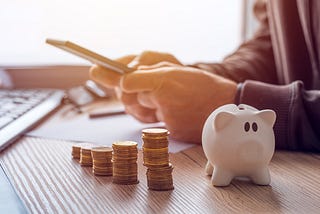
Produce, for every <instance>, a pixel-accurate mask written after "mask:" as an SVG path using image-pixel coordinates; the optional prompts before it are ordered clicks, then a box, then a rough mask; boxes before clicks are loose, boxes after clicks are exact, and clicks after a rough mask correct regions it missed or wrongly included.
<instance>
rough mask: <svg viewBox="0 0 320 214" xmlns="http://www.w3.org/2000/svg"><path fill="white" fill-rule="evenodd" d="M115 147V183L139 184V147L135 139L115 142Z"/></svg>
mask: <svg viewBox="0 0 320 214" xmlns="http://www.w3.org/2000/svg"><path fill="white" fill-rule="evenodd" d="M112 148H113V158H112V163H113V180H112V181H113V183H116V184H137V183H138V182H139V181H138V165H137V158H138V149H137V143H136V142H133V141H122V142H115V143H113V145H112Z"/></svg>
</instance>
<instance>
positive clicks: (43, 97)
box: [0, 89, 64, 151]
mask: <svg viewBox="0 0 320 214" xmlns="http://www.w3.org/2000/svg"><path fill="white" fill-rule="evenodd" d="M63 97H64V92H63V91H62V90H54V89H53V90H52V89H14V90H8V89H0V151H2V150H3V149H4V148H5V147H6V146H8V145H9V144H10V143H12V142H14V140H15V139H16V138H17V137H19V136H20V135H22V134H23V133H25V132H26V131H27V130H28V129H30V128H31V127H32V126H33V125H34V124H36V123H37V122H38V121H40V120H41V119H42V118H43V117H45V116H46V115H48V114H49V113H50V112H51V111H52V110H54V109H55V108H56V107H58V106H59V105H60V104H61V101H62V99H63Z"/></svg>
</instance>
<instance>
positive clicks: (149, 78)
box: [120, 69, 162, 93]
mask: <svg viewBox="0 0 320 214" xmlns="http://www.w3.org/2000/svg"><path fill="white" fill-rule="evenodd" d="M161 74H162V72H158V70H157V69H154V70H145V71H144V70H138V71H135V72H132V73H128V74H125V75H123V76H122V78H121V79H120V87H121V89H122V90H123V91H124V92H127V93H138V92H142V91H152V90H154V89H155V88H157V87H158V85H159V84H160V82H161V79H160V75H161Z"/></svg>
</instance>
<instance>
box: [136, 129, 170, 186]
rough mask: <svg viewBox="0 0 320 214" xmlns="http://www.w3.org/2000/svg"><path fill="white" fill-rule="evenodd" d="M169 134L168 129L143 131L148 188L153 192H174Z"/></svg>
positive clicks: (144, 163) (144, 162)
mask: <svg viewBox="0 0 320 214" xmlns="http://www.w3.org/2000/svg"><path fill="white" fill-rule="evenodd" d="M168 136H169V132H168V130H166V129H160V128H152V129H144V130H142V140H143V147H142V149H143V165H145V166H146V167H148V169H147V180H148V187H149V189H152V190H172V189H173V188H174V187H173V179H172V171H173V166H172V164H171V163H170V161H169V153H168V145H169V139H168Z"/></svg>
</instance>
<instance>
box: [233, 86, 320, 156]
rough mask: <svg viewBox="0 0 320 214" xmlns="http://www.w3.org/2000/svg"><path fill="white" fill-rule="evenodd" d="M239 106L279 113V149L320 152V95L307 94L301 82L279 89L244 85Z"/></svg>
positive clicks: (240, 92)
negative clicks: (241, 104)
mask: <svg viewBox="0 0 320 214" xmlns="http://www.w3.org/2000/svg"><path fill="white" fill-rule="evenodd" d="M237 93H238V94H237V100H236V104H239V103H245V104H249V105H252V106H254V107H256V108H258V109H273V110H274V111H276V113H277V120H276V123H275V126H274V130H275V136H276V148H277V149H289V150H305V151H320V124H319V121H320V114H319V109H320V91H319V90H317V91H315V90H314V91H307V90H305V89H304V87H303V83H302V82H301V81H296V82H293V83H291V84H289V85H284V86H278V85H271V84H265V83H261V82H257V81H245V82H244V83H243V84H242V86H241V87H239V88H238V92H237Z"/></svg>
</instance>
